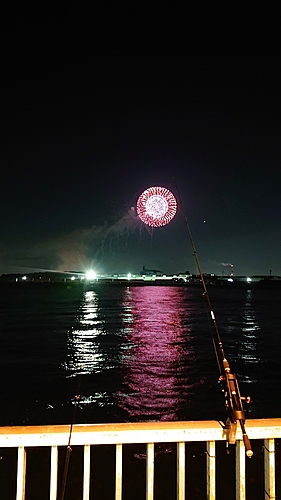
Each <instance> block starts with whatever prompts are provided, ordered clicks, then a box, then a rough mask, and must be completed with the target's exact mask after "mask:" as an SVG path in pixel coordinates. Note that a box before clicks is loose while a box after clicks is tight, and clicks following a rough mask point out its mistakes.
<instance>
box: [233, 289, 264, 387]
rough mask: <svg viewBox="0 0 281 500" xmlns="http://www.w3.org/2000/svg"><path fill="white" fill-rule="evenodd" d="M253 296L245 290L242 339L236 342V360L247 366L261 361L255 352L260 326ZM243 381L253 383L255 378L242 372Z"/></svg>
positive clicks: (249, 291) (250, 291)
mask: <svg viewBox="0 0 281 500" xmlns="http://www.w3.org/2000/svg"><path fill="white" fill-rule="evenodd" d="M253 299H254V297H253V292H252V290H247V291H246V300H245V305H244V308H243V323H242V328H241V330H242V339H241V341H240V342H239V344H238V349H237V360H238V362H239V361H240V360H241V361H243V364H244V365H245V368H247V365H250V364H258V363H261V358H260V357H259V356H258V354H257V342H258V333H259V330H260V326H259V324H258V318H257V311H256V308H255V306H254V300H253ZM241 378H242V380H243V382H246V383H248V384H249V383H253V382H256V379H255V378H253V377H251V376H249V375H247V374H244V375H243V376H242V377H241Z"/></svg>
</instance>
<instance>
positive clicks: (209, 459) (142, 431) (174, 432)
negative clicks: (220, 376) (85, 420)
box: [0, 418, 281, 500]
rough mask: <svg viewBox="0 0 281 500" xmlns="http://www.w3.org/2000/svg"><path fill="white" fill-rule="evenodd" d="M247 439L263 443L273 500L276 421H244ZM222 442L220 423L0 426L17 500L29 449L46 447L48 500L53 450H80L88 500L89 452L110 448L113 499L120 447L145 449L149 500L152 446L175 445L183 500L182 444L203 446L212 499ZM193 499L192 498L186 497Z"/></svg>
mask: <svg viewBox="0 0 281 500" xmlns="http://www.w3.org/2000/svg"><path fill="white" fill-rule="evenodd" d="M247 432H248V436H249V438H250V440H251V442H253V441H254V440H262V442H263V451H264V498H265V499H273V498H276V459H275V457H276V452H275V442H276V441H275V440H276V439H280V438H281V418H279V419H254V420H247ZM225 439H226V436H225V431H224V429H223V426H222V425H221V423H220V422H216V421H192V422H141V423H122V424H94V425H73V426H70V425H52V426H30V427H0V448H17V450H18V451H17V485H16V500H24V499H25V484H26V476H27V473H28V467H26V450H27V449H28V448H29V447H36V448H37V447H50V450H51V453H50V457H51V458H50V479H49V485H50V486H49V498H50V500H56V499H57V498H58V448H59V447H65V448H67V447H68V446H71V448H73V447H75V446H83V449H84V453H83V455H84V460H83V500H89V499H90V472H91V454H90V450H91V447H93V446H95V445H115V457H116V459H115V500H121V499H122V486H124V485H123V484H122V483H123V481H122V475H123V469H124V463H123V462H124V460H123V449H124V445H127V444H134V445H138V444H140V443H143V444H145V445H146V454H145V459H146V500H153V498H154V458H155V453H154V451H155V450H154V445H155V443H176V448H177V459H176V477H177V479H176V492H175V498H177V500H185V498H186V484H185V477H186V451H185V450H186V443H188V442H192V443H194V442H205V443H206V478H204V480H205V481H206V489H207V492H206V497H207V499H208V500H215V499H216V488H217V484H216V465H217V463H216V462H217V460H216V442H218V441H224V440H225ZM235 448H236V450H235V463H236V466H235V485H236V500H246V498H247V496H246V462H248V460H252V459H248V458H246V457H245V448H244V444H243V441H242V435H241V430H239V429H238V428H237V441H236V445H235ZM93 498H94V496H93ZM191 498H192V497H191Z"/></svg>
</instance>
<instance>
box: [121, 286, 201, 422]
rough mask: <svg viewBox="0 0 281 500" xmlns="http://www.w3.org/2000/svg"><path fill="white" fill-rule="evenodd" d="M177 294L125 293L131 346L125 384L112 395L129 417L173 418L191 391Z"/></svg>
mask: <svg viewBox="0 0 281 500" xmlns="http://www.w3.org/2000/svg"><path fill="white" fill-rule="evenodd" d="M179 299H180V294H179V290H178V289H175V288H172V287H170V288H168V287H150V288H145V287H140V288H131V289H129V290H128V291H127V294H126V296H125V297H124V305H125V307H124V317H123V320H124V323H125V333H126V339H127V342H128V344H129V345H131V348H130V349H129V350H127V351H126V352H124V356H123V360H122V367H121V371H122V375H123V377H122V379H123V386H124V389H123V390H121V391H119V393H118V395H117V397H118V400H119V404H120V406H121V407H123V408H124V409H126V411H127V412H128V414H129V415H130V416H134V417H137V416H139V417H140V416H141V417H142V418H145V417H147V416H148V417H155V418H156V417H157V418H162V419H165V418H171V419H172V418H175V416H176V415H175V412H176V410H177V409H179V407H180V405H181V404H182V403H185V401H186V399H187V398H188V394H189V393H190V391H192V383H190V381H189V377H188V376H187V373H186V365H187V364H188V363H190V364H192V363H194V362H195V354H194V349H193V348H192V346H191V344H190V336H189V331H188V328H187V327H186V326H184V321H183V319H185V320H186V316H187V313H186V311H185V312H184V314H185V318H183V310H182V309H181V304H180V302H179Z"/></svg>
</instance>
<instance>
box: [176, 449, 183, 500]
mask: <svg viewBox="0 0 281 500" xmlns="http://www.w3.org/2000/svg"><path fill="white" fill-rule="evenodd" d="M184 499H185V442H181V443H177V500H184Z"/></svg>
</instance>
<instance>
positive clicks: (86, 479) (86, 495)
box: [83, 444, 91, 500]
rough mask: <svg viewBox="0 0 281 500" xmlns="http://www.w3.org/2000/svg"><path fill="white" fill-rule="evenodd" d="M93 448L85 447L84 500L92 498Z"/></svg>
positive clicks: (87, 445)
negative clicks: (91, 467)
mask: <svg viewBox="0 0 281 500" xmlns="http://www.w3.org/2000/svg"><path fill="white" fill-rule="evenodd" d="M90 452H91V447H90V445H89V444H85V445H84V474H83V500H89V498H90V465H91V454H90Z"/></svg>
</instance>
